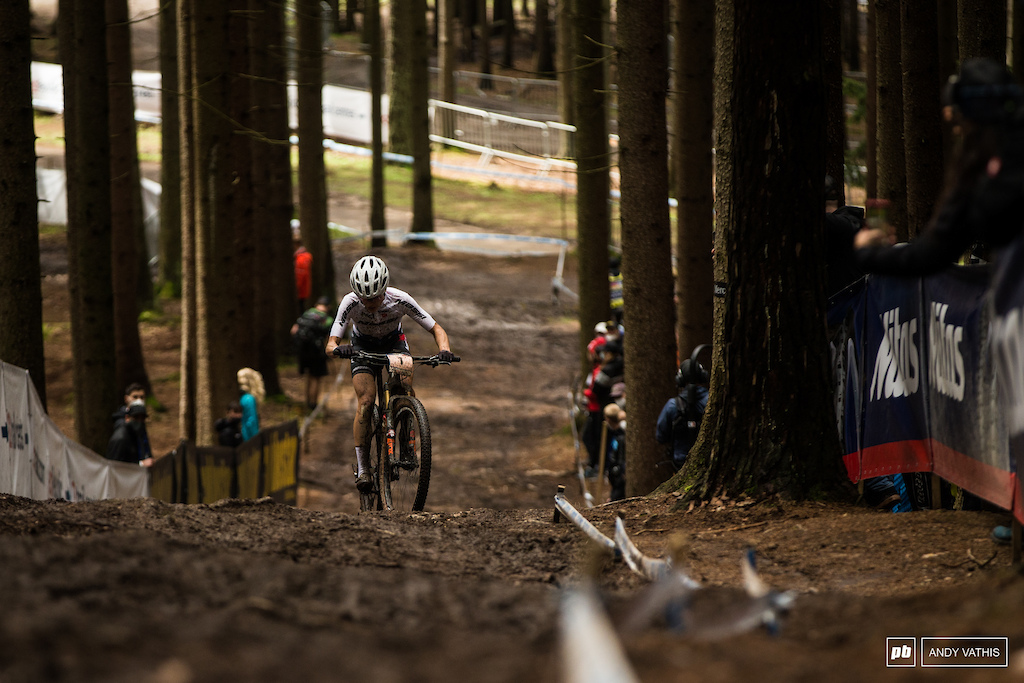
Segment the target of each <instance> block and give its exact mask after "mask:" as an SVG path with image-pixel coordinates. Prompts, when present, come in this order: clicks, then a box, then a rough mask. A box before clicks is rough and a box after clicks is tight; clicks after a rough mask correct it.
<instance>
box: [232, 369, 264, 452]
mask: <svg viewBox="0 0 1024 683" xmlns="http://www.w3.org/2000/svg"><path fill="white" fill-rule="evenodd" d="M237 377H238V390H239V392H240V393H241V396H240V397H239V399H238V403H239V405H241V406H242V441H243V442H244V441H248V440H249V439H251V438H252V437H254V436H256V433H257V432H259V431H260V413H259V407H260V404H261V403H263V399H264V398H266V396H267V392H266V389H264V388H263V375H261V374H260V373H259V372H257V371H256V370H253V369H252V368H242V369H241V370H239V371H238V374H237Z"/></svg>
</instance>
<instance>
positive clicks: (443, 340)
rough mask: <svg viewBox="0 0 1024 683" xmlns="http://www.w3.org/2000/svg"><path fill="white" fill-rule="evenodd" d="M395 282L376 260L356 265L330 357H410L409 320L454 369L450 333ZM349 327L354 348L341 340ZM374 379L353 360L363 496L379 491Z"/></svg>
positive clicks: (334, 329) (355, 426)
mask: <svg viewBox="0 0 1024 683" xmlns="http://www.w3.org/2000/svg"><path fill="white" fill-rule="evenodd" d="M389 279H390V274H389V272H388V267H387V265H385V263H384V261H382V260H381V259H379V258H377V257H376V256H364V257H362V258H361V259H359V260H358V261H356V264H355V265H354V266H353V267H352V272H351V273H350V274H349V278H348V281H349V284H350V285H351V286H352V291H351V292H349V293H348V294H346V295H345V297H344V298H343V299H342V300H341V305H340V306H338V314H337V316H336V317H335V319H334V325H333V326H332V327H331V334H330V337H329V338H328V340H327V347H326V348H325V351H326V352H327V353H328V354H333V355H334V356H336V357H338V358H352V354H353V352H354V351H368V352H371V353H406V354H407V353H409V344H408V342H406V339H405V333H404V332H403V331H402V318H403V317H405V316H409V317H410V318H412V319H413V320H415V321H416V322H417V323H418V324H419V325H420V327H422V328H423V329H425V330H426V331H427V332H430V333H431V334H432V335H433V336H434V341H435V342H436V343H437V349H438V354H437V355H438V359H439V360H440V361H441V362H443V363H444V362H447V363H450V362H451V361H452V360H453V359H454V358H455V356H454V354H452V352H451V345H450V344H449V342H448V334H447V333H446V332H445V331H444V328H442V327H441V326H440V325H439V324H438V323H437V322H436V321H435V320H434V319H433V318H432V317H431V316H430V314H429V313H427V312H426V311H425V310H423V308H422V307H421V306H420V305H419V304H418V303H416V300H415V299H413V298H412V297H411V296H410V295H409V294H407V293H406V292H403V291H402V290H400V289H396V288H394V287H388V281H389ZM349 323H351V325H352V335H351V342H352V343H351V345H347V346H346V345H342V344H341V338H342V336H344V334H345V329H346V328H347V327H348V325H349ZM373 373H374V368H373V367H371V366H369V365H366V364H364V363H361V362H360V361H359V360H358V359H356V358H352V386H353V388H354V389H355V392H356V399H357V400H358V407H357V408H356V416H355V420H354V421H353V424H352V435H353V437H354V439H355V444H356V447H355V449H356V488H358V489H359V490H360V491H368V490H370V489H372V488H373V481H372V480H371V477H370V466H369V465H370V463H369V453H367V452H366V436H367V434H368V433H369V429H370V424H369V422H370V416H371V415H372V414H373V405H374V401H375V399H376V396H377V387H376V384H375V382H374V375H373ZM403 385H404V386H405V388H406V390H407V391H408V392H409V393H410V394H412V393H413V391H412V376H411V375H410V376H409V377H408V378H407V379H405V380H403Z"/></svg>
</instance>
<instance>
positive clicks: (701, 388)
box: [654, 358, 708, 469]
mask: <svg viewBox="0 0 1024 683" xmlns="http://www.w3.org/2000/svg"><path fill="white" fill-rule="evenodd" d="M707 383H708V372H707V370H705V369H704V366H703V365H701V364H700V363H696V362H694V361H692V360H691V359H689V358H687V359H686V360H684V361H683V363H682V365H680V366H679V371H678V372H677V373H676V386H677V387H678V388H679V393H678V395H676V396H673V397H672V398H670V399H669V400H668V401H667V402H666V403H665V407H664V408H662V409H661V414H660V415H658V422H657V424H656V425H655V427H654V438H655V439H656V440H657V442H658V443H660V444H665V445H667V446H671V451H672V463H673V465H675V467H676V469H679V468H681V467H682V466H683V463H685V462H686V456H687V455H689V454H690V449H691V448H693V444H694V443H696V441H697V433H698V432H699V431H700V423H701V420H702V419H703V417H704V410H705V408H707V405H708V389H707Z"/></svg>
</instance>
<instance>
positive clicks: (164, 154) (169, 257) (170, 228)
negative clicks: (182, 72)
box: [157, 0, 181, 297]
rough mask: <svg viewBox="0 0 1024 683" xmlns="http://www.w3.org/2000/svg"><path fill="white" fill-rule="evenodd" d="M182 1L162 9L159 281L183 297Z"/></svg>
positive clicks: (166, 289)
mask: <svg viewBox="0 0 1024 683" xmlns="http://www.w3.org/2000/svg"><path fill="white" fill-rule="evenodd" d="M178 2H179V0H168V1H167V2H165V3H163V5H162V6H161V8H160V83H161V91H160V117H161V122H160V186H161V188H162V190H161V192H160V257H159V264H158V272H157V282H158V283H159V287H160V293H161V295H162V296H165V297H178V296H181V147H180V141H181V138H180V137H179V134H180V132H181V131H180V130H179V127H180V118H179V115H178V97H179V95H178V27H177V12H178V9H177V8H178Z"/></svg>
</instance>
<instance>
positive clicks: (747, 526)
mask: <svg viewBox="0 0 1024 683" xmlns="http://www.w3.org/2000/svg"><path fill="white" fill-rule="evenodd" d="M767 523H768V522H767V521H765V522H753V523H751V524H740V525H739V526H730V527H726V528H725V529H709V530H708V531H698V532H697V536H703V535H704V534H722V533H725V532H726V531H742V530H743V529H753V528H754V527H758V526H764V525H765V524H767Z"/></svg>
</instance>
